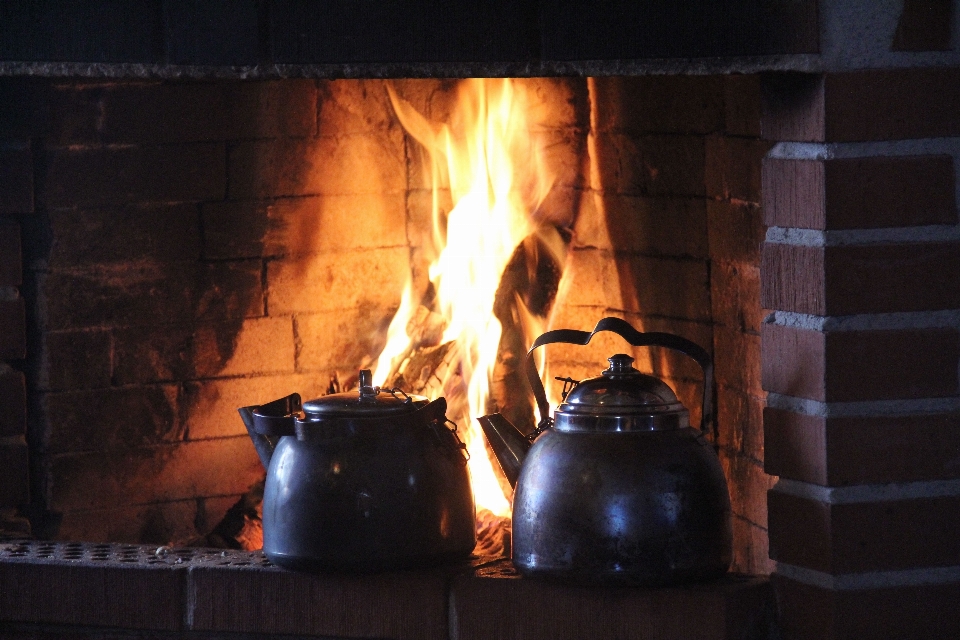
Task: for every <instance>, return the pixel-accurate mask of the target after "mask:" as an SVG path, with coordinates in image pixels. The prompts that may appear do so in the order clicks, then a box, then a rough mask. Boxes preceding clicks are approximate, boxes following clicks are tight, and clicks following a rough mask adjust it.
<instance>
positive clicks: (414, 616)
mask: <svg viewBox="0 0 960 640" xmlns="http://www.w3.org/2000/svg"><path fill="white" fill-rule="evenodd" d="M448 573H449V570H447V571H444V570H433V571H431V570H419V571H407V572H402V573H381V574H367V575H347V574H316V575H314V574H307V573H294V572H290V571H283V570H281V569H278V568H276V567H261V566H256V565H254V566H252V567H249V568H247V567H242V566H229V565H227V566H195V567H192V568H191V569H190V574H189V585H188V598H189V603H188V608H189V611H190V612H191V615H190V622H189V624H190V629H191V630H192V631H193V632H194V633H197V632H210V631H216V632H218V633H231V632H232V633H244V634H297V635H303V636H308V635H309V636H325V637H333V636H336V637H342V638H346V637H351V638H396V639H397V640H444V639H446V638H447V637H448V635H447V632H448V627H447V625H448V617H447V607H448V602H449V594H448V587H447V585H448V582H449V576H448Z"/></svg>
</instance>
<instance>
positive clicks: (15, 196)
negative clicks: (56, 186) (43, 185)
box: [0, 143, 33, 213]
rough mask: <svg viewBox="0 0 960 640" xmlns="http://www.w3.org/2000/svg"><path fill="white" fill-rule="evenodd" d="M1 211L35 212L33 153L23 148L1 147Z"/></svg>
mask: <svg viewBox="0 0 960 640" xmlns="http://www.w3.org/2000/svg"><path fill="white" fill-rule="evenodd" d="M0 185H3V188H2V189H0V213H32V212H33V153H32V152H31V151H30V146H29V144H28V143H23V146H22V147H21V148H16V147H14V148H5V149H0Z"/></svg>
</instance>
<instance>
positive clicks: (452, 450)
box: [239, 369, 476, 571]
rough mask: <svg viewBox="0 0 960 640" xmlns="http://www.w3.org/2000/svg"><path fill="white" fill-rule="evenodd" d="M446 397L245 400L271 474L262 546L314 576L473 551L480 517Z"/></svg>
mask: <svg viewBox="0 0 960 640" xmlns="http://www.w3.org/2000/svg"><path fill="white" fill-rule="evenodd" d="M446 409H447V404H446V400H444V399H443V398H439V399H437V400H434V401H433V402H429V401H428V400H427V399H426V398H423V397H420V396H408V395H406V394H404V393H403V392H401V391H399V390H396V389H393V390H382V389H380V387H375V386H373V385H372V384H371V374H370V371H369V370H366V369H365V370H363V371H361V372H360V389H359V393H358V392H356V391H355V392H344V393H334V394H330V395H327V396H323V397H321V398H318V399H316V400H311V401H309V402H304V403H301V401H300V396H299V394H296V393H295V394H292V395H290V396H287V397H285V398H281V399H279V400H274V401H273V402H270V403H267V404H264V405H260V406H250V407H243V408H241V409H240V410H239V411H240V416H241V418H242V419H243V422H244V424H245V425H246V427H247V431H248V432H249V434H250V437H251V439H252V440H253V443H254V446H255V447H256V449H257V453H258V454H259V456H260V459H261V461H262V462H263V466H264V467H266V469H267V478H266V484H265V486H264V495H263V551H264V553H265V554H266V556H267V558H268V559H269V560H270V561H271V562H272V563H274V564H276V565H279V566H282V567H286V568H290V569H302V570H308V571H318V570H320V571H322V570H334V571H380V570H387V569H399V568H405V567H411V566H426V565H431V564H439V563H442V562H446V561H451V560H459V559H464V558H467V557H468V556H469V555H470V553H471V552H472V551H473V548H474V546H475V545H476V514H475V509H474V502H473V492H472V491H471V489H470V479H469V476H468V474H467V467H466V458H465V455H466V452H465V451H464V447H463V444H462V443H461V442H460V439H459V438H458V437H457V435H456V431H455V429H451V428H449V427H448V426H447V425H448V424H452V423H450V422H449V421H448V420H447V418H446Z"/></svg>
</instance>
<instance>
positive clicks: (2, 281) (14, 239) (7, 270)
mask: <svg viewBox="0 0 960 640" xmlns="http://www.w3.org/2000/svg"><path fill="white" fill-rule="evenodd" d="M22 282H23V253H22V252H21V250H20V225H18V224H8V223H5V222H0V287H19V286H20V284H21V283H22Z"/></svg>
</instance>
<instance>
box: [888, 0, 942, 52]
mask: <svg viewBox="0 0 960 640" xmlns="http://www.w3.org/2000/svg"><path fill="white" fill-rule="evenodd" d="M952 19H953V7H952V6H951V4H950V3H949V2H924V0H905V2H904V3H903V12H902V13H901V14H900V20H899V21H898V22H897V31H896V33H894V35H893V44H892V45H891V47H890V50H891V51H949V50H950V48H951V47H950V24H951V20H952Z"/></svg>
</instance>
